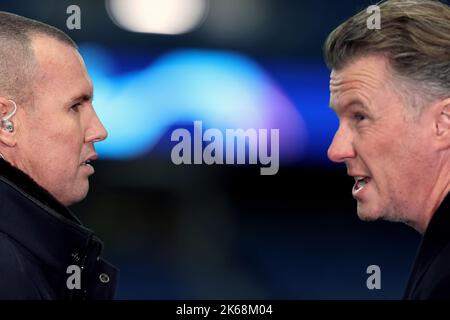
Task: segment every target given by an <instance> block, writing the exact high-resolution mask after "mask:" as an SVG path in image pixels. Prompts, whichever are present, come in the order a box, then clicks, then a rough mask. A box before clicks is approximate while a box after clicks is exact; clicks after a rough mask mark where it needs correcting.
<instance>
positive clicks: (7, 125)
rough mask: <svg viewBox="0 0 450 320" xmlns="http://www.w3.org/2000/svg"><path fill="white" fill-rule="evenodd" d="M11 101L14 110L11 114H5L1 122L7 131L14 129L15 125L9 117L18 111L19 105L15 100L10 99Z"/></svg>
mask: <svg viewBox="0 0 450 320" xmlns="http://www.w3.org/2000/svg"><path fill="white" fill-rule="evenodd" d="M8 101H11V102H12V104H13V106H14V109H13V111H11V113H10V114H8V115H7V116H5V117H4V118H2V119H1V124H2V129H3V130H5V131H7V132H13V131H14V125H13V123H12V122H11V121H9V119H10V118H11V117H12V116H13V115H14V114H15V113H16V111H17V105H16V103H15V102H14V101H13V100H8Z"/></svg>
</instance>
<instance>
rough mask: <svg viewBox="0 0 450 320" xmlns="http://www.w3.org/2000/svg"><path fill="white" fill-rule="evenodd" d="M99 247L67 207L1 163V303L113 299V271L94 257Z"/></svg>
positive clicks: (16, 170)
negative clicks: (75, 283)
mask: <svg viewBox="0 0 450 320" xmlns="http://www.w3.org/2000/svg"><path fill="white" fill-rule="evenodd" d="M102 246H103V245H102V243H101V241H100V240H99V239H98V238H97V237H96V236H95V235H94V233H93V232H92V231H91V230H89V229H87V228H85V227H83V226H82V225H81V223H80V221H79V220H78V219H77V218H76V217H75V216H74V215H73V214H72V213H71V212H70V210H69V209H67V208H66V207H65V206H63V205H62V204H61V203H59V202H58V201H57V200H56V199H55V198H54V197H53V196H51V195H50V194H49V193H48V192H47V191H46V190H44V189H43V188H41V187H40V186H39V185H38V184H37V183H35V182H34V181H33V180H32V179H31V178H30V177H28V176H27V175H26V174H24V173H23V172H22V171H20V170H18V169H16V168H14V167H13V166H11V165H10V164H9V163H8V162H6V161H4V160H2V159H0V299H112V298H113V297H114V292H115V288H116V282H117V278H118V270H117V269H116V268H115V267H113V266H112V265H110V264H109V263H107V262H106V261H104V260H103V259H101V258H99V256H100V253H101V251H102ZM70 265H76V266H78V267H79V268H80V269H79V270H81V277H80V278H79V279H80V280H81V281H80V282H81V289H77V288H74V289H69V288H68V285H67V280H68V278H69V277H70V276H71V275H72V274H73V271H71V270H70V269H69V273H68V267H69V266H70ZM76 268H77V267H76Z"/></svg>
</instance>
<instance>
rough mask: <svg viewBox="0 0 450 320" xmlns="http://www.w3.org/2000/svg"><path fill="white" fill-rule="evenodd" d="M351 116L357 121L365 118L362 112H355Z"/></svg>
mask: <svg viewBox="0 0 450 320" xmlns="http://www.w3.org/2000/svg"><path fill="white" fill-rule="evenodd" d="M353 118H354V119H355V120H356V121H357V122H359V121H363V120H364V119H366V116H365V115H363V114H362V113H359V112H356V113H354V114H353Z"/></svg>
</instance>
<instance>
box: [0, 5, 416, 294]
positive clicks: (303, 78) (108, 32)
mask: <svg viewBox="0 0 450 320" xmlns="http://www.w3.org/2000/svg"><path fill="white" fill-rule="evenodd" d="M70 4H77V5H78V6H79V7H80V8H81V10H82V25H83V27H82V29H81V30H72V31H71V30H67V28H66V19H67V14H66V12H65V11H66V8H67V6H68V5H70ZM370 4H372V2H370V1H349V0H346V1H324V0H323V1H313V0H307V1H294V0H284V1H276V0H261V1H256V0H239V1H238V0H233V1H230V0H213V1H210V3H209V13H208V16H207V18H206V19H205V21H204V23H203V24H202V25H201V26H199V27H198V28H197V29H196V30H194V31H192V32H190V33H187V34H183V35H176V36H164V35H155V34H137V33H132V32H128V31H125V30H122V29H120V28H119V27H117V26H116V25H114V24H113V23H112V21H111V20H110V19H109V17H108V15H107V13H106V10H105V3H104V1H56V0H55V1H49V0H43V1H1V2H0V10H4V11H10V12H15V13H18V14H21V15H24V16H27V17H30V18H34V19H37V20H40V21H44V22H47V23H49V24H52V25H55V26H57V27H59V28H61V29H62V30H64V31H66V32H67V33H68V34H69V35H70V36H72V37H73V38H74V39H75V40H76V42H77V43H79V44H83V43H89V44H96V45H98V46H102V48H106V49H107V50H109V52H110V54H111V56H112V57H113V59H114V61H115V69H114V71H113V72H112V75H113V76H116V75H121V74H124V73H126V72H130V71H135V70H140V69H142V68H144V67H145V66H147V65H148V64H151V63H152V61H154V60H155V59H157V58H158V57H159V56H161V55H163V54H165V53H167V52H171V51H173V50H178V49H183V48H196V49H200V50H204V49H206V50H219V51H233V52H239V53H240V54H243V55H246V56H248V57H251V58H252V59H253V61H255V62H257V63H258V64H259V65H260V66H262V68H263V69H264V70H265V71H266V72H267V74H269V75H270V76H271V77H272V80H273V81H274V82H276V83H277V85H278V87H279V88H281V89H280V90H282V91H283V92H284V94H285V95H286V96H287V97H288V98H289V99H290V101H292V103H293V105H294V106H295V107H296V108H297V110H298V111H299V113H300V114H301V115H302V118H303V121H304V123H305V128H306V132H307V133H308V138H307V142H306V144H305V146H304V147H303V151H302V152H301V153H298V154H296V155H295V156H294V157H290V158H289V159H287V158H286V160H285V159H284V158H283V155H282V156H281V165H280V170H279V172H278V174H276V175H274V176H261V175H259V166H237V165H234V166H233V165H215V166H207V165H191V166H188V165H185V166H176V165H174V164H173V163H172V162H171V160H170V146H171V145H173V143H171V142H170V130H166V132H164V134H163V135H162V136H161V137H160V138H159V140H158V142H157V144H156V145H155V146H153V147H152V148H149V149H148V150H145V151H144V152H142V153H141V154H139V155H138V156H134V157H123V158H121V157H108V154H107V153H106V152H105V153H104V155H105V157H102V158H103V160H98V161H97V162H96V164H95V168H96V174H95V175H94V176H93V177H92V178H91V191H90V193H89V196H88V197H87V198H86V200H85V201H83V202H82V203H80V204H78V205H76V206H75V207H73V210H74V211H75V212H76V213H77V214H78V215H79V217H80V218H81V219H82V220H83V222H84V223H85V224H86V226H88V227H89V228H91V229H93V230H95V231H96V233H97V234H98V236H99V237H100V238H101V239H102V240H103V241H104V243H105V249H104V255H105V257H107V258H108V259H109V260H110V261H112V262H113V263H114V264H115V265H117V266H118V267H119V268H120V269H121V277H120V283H119V288H118V294H117V298H119V299H399V298H401V295H402V292H403V288H404V286H405V284H406V279H407V277H408V274H409V270H410V268H411V264H412V262H413V259H414V255H415V252H416V249H417V247H418V244H419V241H420V236H419V234H418V233H416V232H415V231H414V230H412V229H410V228H408V227H407V226H405V225H401V224H392V223H388V222H382V221H379V222H371V223H367V222H363V221H360V220H359V219H358V217H357V215H356V203H355V201H354V200H353V199H352V196H351V188H352V185H353V181H352V179H351V178H349V177H347V176H346V169H345V166H344V165H342V164H340V165H338V164H332V163H330V162H329V161H328V160H327V158H326V149H327V147H328V144H329V143H330V142H331V139H332V137H333V132H334V130H336V128H337V120H336V119H335V117H334V115H333V113H332V112H331V111H330V110H329V108H328V105H327V103H328V91H327V90H328V71H327V70H326V67H325V65H324V64H323V62H322V45H323V42H324V41H325V38H326V36H327V35H328V33H329V32H330V31H331V30H333V29H334V28H335V27H336V26H337V25H338V24H339V23H340V22H342V21H344V20H345V19H346V18H348V17H349V16H351V15H352V14H354V13H356V12H357V11H358V10H361V9H363V8H365V7H367V6H368V5H370ZM227 10H228V11H230V10H231V11H233V10H234V11H233V12H232V13H230V14H231V15H232V16H233V17H234V18H235V21H231V23H229V24H228V25H226V27H223V26H222V29H220V28H219V27H220V26H221V24H218V23H217V21H219V20H220V19H224V18H223V13H224V12H227ZM255 10H257V11H255ZM255 16H257V17H260V18H258V19H256V18H254V17H255ZM218 26H219V27H218ZM218 30H219V31H218ZM220 30H222V31H220ZM223 30H225V31H223ZM88 67H89V64H88ZM174 90H176V88H175V89H174ZM205 94H206V93H205ZM110 98H111V99H112V100H113V99H114V96H111V97H110ZM101 103H102V101H99V105H98V107H100V108H101V107H102V106H101ZM151 107H152V106H149V108H151ZM110 112H111V113H113V112H115V111H114V110H111V111H110ZM185 120H186V119H185ZM152 121H157V119H156V120H155V119H153V120H152ZM183 123H184V122H183ZM126 124H127V125H133V123H126ZM151 125H152V123H151V121H150V120H149V126H151ZM170 125H171V128H175V127H177V126H180V123H176V122H175V123H171V124H170ZM107 129H108V130H109V131H110V135H111V137H113V133H114V130H120V128H119V129H114V128H110V127H109V128H108V127H107ZM282 134H283V132H282V131H281V135H282ZM125 143H126V142H125ZM290 143H291V142H290ZM287 148H288V149H292V150H294V149H296V148H298V146H297V145H296V144H295V142H294V143H292V144H289V145H288V146H287ZM100 156H102V152H100ZM43 236H44V235H43ZM372 264H376V265H379V266H380V268H381V285H382V287H381V290H368V289H367V287H366V279H367V277H368V275H367V274H366V268H367V267H368V266H369V265H372Z"/></svg>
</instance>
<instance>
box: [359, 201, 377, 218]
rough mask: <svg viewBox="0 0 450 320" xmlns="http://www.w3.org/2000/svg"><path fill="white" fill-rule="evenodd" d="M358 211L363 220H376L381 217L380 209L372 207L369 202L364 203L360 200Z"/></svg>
mask: <svg viewBox="0 0 450 320" xmlns="http://www.w3.org/2000/svg"><path fill="white" fill-rule="evenodd" d="M356 212H357V214H358V218H359V219H361V220H362V221H375V220H378V219H379V218H380V214H379V210H375V209H373V208H370V207H369V206H368V205H367V203H366V204H362V203H360V202H359V201H358V205H357V207H356Z"/></svg>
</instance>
